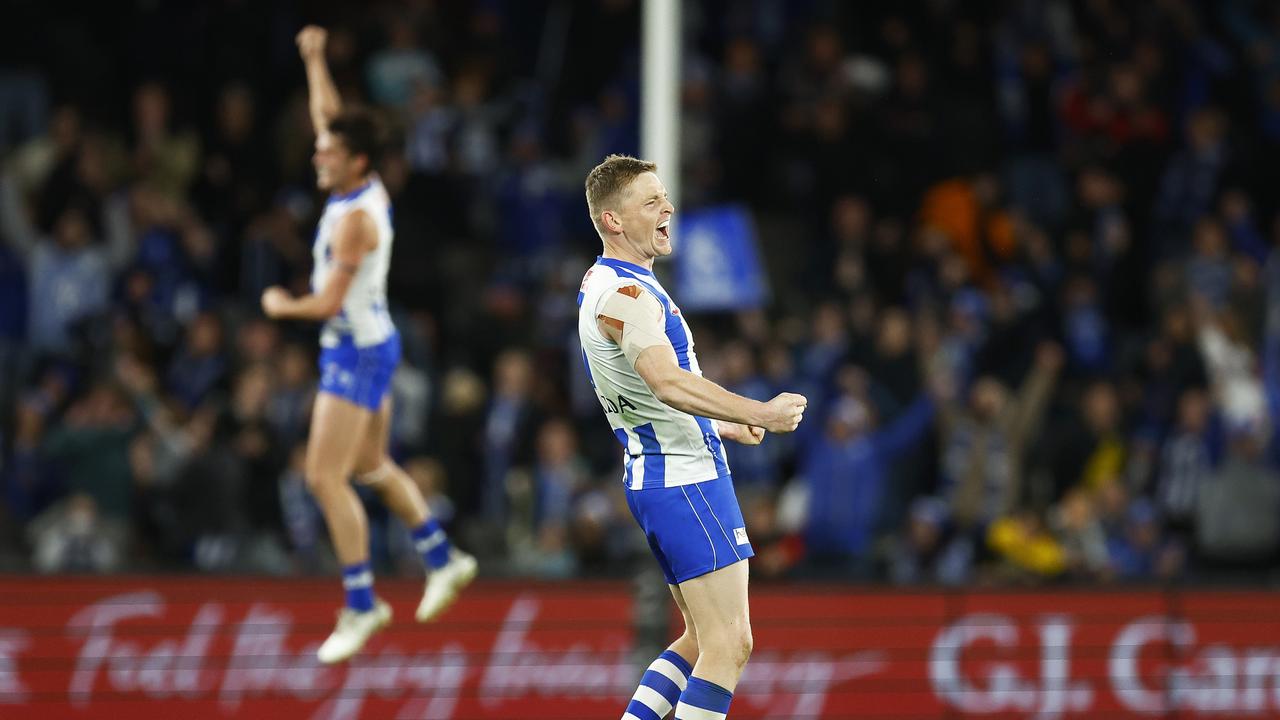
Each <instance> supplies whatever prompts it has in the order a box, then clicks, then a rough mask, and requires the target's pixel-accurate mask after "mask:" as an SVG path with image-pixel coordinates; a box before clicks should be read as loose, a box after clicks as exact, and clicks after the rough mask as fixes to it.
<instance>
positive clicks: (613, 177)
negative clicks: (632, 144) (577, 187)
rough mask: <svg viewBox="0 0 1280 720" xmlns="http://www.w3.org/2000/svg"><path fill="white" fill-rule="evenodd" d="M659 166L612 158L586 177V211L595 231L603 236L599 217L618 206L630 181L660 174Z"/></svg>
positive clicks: (618, 156)
mask: <svg viewBox="0 0 1280 720" xmlns="http://www.w3.org/2000/svg"><path fill="white" fill-rule="evenodd" d="M657 171H658V164H657V163H655V162H650V161H648V160H640V159H638V158H633V157H631V156H630V155H616V154H615V155H610V156H609V157H607V158H605V159H604V161H603V162H601V163H600V164H599V165H597V166H595V167H593V168H591V172H589V173H587V182H586V186H587V211H588V212H590V213H591V222H592V224H594V225H595V226H596V231H597V232H599V233H600V234H601V235H603V234H604V226H603V225H602V224H601V222H600V215H601V213H603V212H604V210H605V208H607V207H614V206H616V205H617V203H618V201H619V199H620V196H621V195H622V193H623V192H624V191H625V190H626V189H627V186H629V185H630V184H631V181H633V180H635V179H636V178H637V177H639V176H641V175H643V174H644V173H647V172H657Z"/></svg>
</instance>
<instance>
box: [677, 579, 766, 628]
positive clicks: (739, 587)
mask: <svg viewBox="0 0 1280 720" xmlns="http://www.w3.org/2000/svg"><path fill="white" fill-rule="evenodd" d="M747 574H748V563H747V561H745V560H743V561H740V562H735V563H733V564H732V565H727V566H725V567H722V568H720V569H719V570H715V571H713V572H710V573H707V574H706V575H700V576H698V577H696V578H693V579H691V580H685V581H684V582H682V583H680V586H679V590H680V596H681V597H682V598H683V600H684V603H685V607H686V608H688V616H689V617H691V618H692V619H693V623H694V627H695V628H696V629H697V632H698V641H699V643H706V642H715V641H717V640H723V641H726V642H732V641H734V640H735V639H740V638H742V637H744V636H745V637H750V633H751V612H750V608H749V606H748V603H747Z"/></svg>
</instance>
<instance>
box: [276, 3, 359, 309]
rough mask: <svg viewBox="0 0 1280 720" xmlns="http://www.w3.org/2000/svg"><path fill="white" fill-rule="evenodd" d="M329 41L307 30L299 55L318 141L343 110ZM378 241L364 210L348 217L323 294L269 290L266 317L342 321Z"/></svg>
mask: <svg viewBox="0 0 1280 720" xmlns="http://www.w3.org/2000/svg"><path fill="white" fill-rule="evenodd" d="M327 38H328V33H327V32H326V31H325V29H324V28H322V27H317V26H315V25H308V26H306V27H304V28H302V30H301V31H300V32H298V37H297V43H298V54H299V55H301V56H302V62H303V63H304V64H305V65H306V67H307V88H308V90H309V95H310V104H311V122H312V124H313V125H314V126H315V131H316V137H317V138H319V137H320V135H321V134H323V133H325V132H328V130H329V121H330V120H332V119H333V118H334V116H336V115H337V114H338V112H339V111H340V110H341V109H342V100H341V99H340V98H339V96H338V89H337V88H336V87H334V85H333V78H332V77H331V76H330V75H329V65H328V63H327V62H326V61H325V57H324V46H325V40H326V39H327ZM377 238H378V229H377V227H376V226H375V225H374V223H373V218H371V217H369V214H368V213H366V212H365V211H363V210H355V211H352V212H349V213H347V214H346V215H344V216H343V217H342V219H341V220H339V221H338V224H337V226H336V227H335V228H334V236H333V255H334V260H335V261H336V262H335V268H334V272H332V273H330V274H329V279H328V280H327V281H326V282H325V285H324V287H323V288H321V289H320V292H318V293H311V294H308V295H302V296H300V297H293V296H292V295H290V294H289V292H288V291H287V290H285V289H284V288H280V287H270V288H267V289H266V290H265V291H264V292H263V293H262V310H263V312H265V313H266V314H267V317H270V318H275V319H289V320H327V319H329V318H331V317H333V316H334V315H337V314H338V311H339V310H341V309H342V302H343V300H344V299H345V298H346V296H347V290H348V289H349V288H350V287H351V280H352V278H354V277H355V274H356V271H357V270H359V269H360V261H361V260H363V259H364V256H365V253H368V252H369V251H370V250H373V249H374V247H375V246H376V245H377V243H378V240H377Z"/></svg>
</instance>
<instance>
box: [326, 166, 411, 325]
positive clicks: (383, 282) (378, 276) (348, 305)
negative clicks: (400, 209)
mask: <svg viewBox="0 0 1280 720" xmlns="http://www.w3.org/2000/svg"><path fill="white" fill-rule="evenodd" d="M353 210H364V211H365V212H366V213H368V214H369V217H370V218H372V219H373V223H374V225H375V226H376V227H377V233H378V246H377V247H376V248H374V249H373V250H372V251H371V252H369V253H367V254H365V256H364V258H362V259H361V261H360V267H359V268H358V269H357V270H356V274H355V277H353V278H352V279H351V287H349V288H348V289H347V296H346V298H345V299H344V300H343V302H342V310H341V311H340V312H339V313H338V314H337V315H335V316H333V317H332V318H330V319H329V320H328V321H327V322H325V324H324V328H323V329H322V330H321V332H320V345H321V346H322V347H336V346H337V345H338V344H340V343H341V342H342V341H343V339H344V338H350V339H351V341H352V342H353V343H354V344H355V346H356V347H369V346H371V345H378V344H380V343H382V342H385V341H386V340H387V339H388V338H390V337H391V336H392V335H394V334H395V332H396V328H395V325H393V324H392V322H391V315H390V313H388V312H387V270H388V269H389V268H390V267H391V242H392V239H393V238H394V235H395V233H394V231H393V230H392V228H391V198H390V196H388V195H387V190H386V188H385V187H383V185H382V181H381V180H379V179H378V178H377V176H372V177H370V179H369V182H367V183H365V184H364V185H362V186H360V187H359V188H358V189H356V190H353V191H351V192H349V193H345V194H341V195H339V194H336V193H335V194H333V195H330V196H329V201H328V202H327V203H326V204H325V207H324V214H323V215H321V216H320V224H319V225H318V226H317V227H316V239H315V245H314V246H313V247H312V250H311V254H312V259H313V260H314V269H313V270H312V271H311V291H312V292H320V290H321V289H322V288H323V287H324V285H325V282H327V281H328V279H329V275H330V273H332V272H333V271H334V270H336V269H337V264H336V263H335V262H334V259H333V248H332V244H333V235H334V230H335V229H336V228H337V226H338V222H339V221H340V220H341V219H342V218H343V217H345V216H346V215H347V213H349V212H351V211H353Z"/></svg>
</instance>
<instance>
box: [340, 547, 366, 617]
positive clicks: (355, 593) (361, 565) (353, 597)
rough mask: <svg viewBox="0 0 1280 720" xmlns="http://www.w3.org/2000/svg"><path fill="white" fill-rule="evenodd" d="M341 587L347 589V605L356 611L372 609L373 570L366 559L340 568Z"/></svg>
mask: <svg viewBox="0 0 1280 720" xmlns="http://www.w3.org/2000/svg"><path fill="white" fill-rule="evenodd" d="M342 587H343V589H345V590H346V591H347V607H349V608H351V609H352V610H355V611H357V612H369V611H370V610H372V609H373V570H372V569H371V568H370V567H369V561H368V560H366V561H364V562H358V563H356V564H355V565H348V566H346V567H344V568H342Z"/></svg>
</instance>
